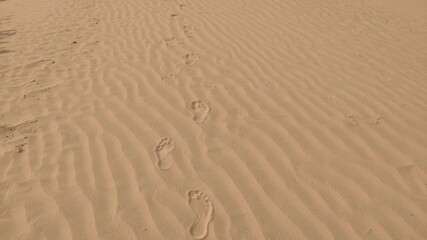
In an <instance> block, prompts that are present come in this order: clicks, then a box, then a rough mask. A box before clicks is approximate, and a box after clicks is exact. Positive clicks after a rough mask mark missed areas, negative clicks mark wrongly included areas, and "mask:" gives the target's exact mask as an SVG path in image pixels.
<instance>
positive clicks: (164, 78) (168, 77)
mask: <svg viewBox="0 0 427 240" xmlns="http://www.w3.org/2000/svg"><path fill="white" fill-rule="evenodd" d="M175 78H176V74H175V73H166V74H165V75H163V76H162V78H161V79H162V81H164V82H170V81H173V80H174V79H175Z"/></svg>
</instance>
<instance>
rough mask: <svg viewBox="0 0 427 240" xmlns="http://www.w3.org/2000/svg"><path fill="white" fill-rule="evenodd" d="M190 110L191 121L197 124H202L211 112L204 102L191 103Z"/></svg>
mask: <svg viewBox="0 0 427 240" xmlns="http://www.w3.org/2000/svg"><path fill="white" fill-rule="evenodd" d="M191 109H192V110H193V112H194V116H193V120H194V121H195V122H197V123H203V122H204V121H205V120H206V118H207V116H208V112H209V111H210V110H211V108H210V107H209V105H208V104H207V103H206V102H204V101H199V100H195V101H193V102H191Z"/></svg>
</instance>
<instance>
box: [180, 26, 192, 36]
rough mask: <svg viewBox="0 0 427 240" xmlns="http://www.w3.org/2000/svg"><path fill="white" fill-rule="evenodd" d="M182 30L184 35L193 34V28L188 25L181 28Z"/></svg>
mask: <svg viewBox="0 0 427 240" xmlns="http://www.w3.org/2000/svg"><path fill="white" fill-rule="evenodd" d="M182 28H183V29H184V33H185V34H190V33H192V32H193V29H194V28H193V26H190V25H186V26H184V27H182Z"/></svg>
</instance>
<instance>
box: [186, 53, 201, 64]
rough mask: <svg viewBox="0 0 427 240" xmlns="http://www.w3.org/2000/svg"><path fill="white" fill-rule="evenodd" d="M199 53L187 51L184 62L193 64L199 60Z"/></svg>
mask: <svg viewBox="0 0 427 240" xmlns="http://www.w3.org/2000/svg"><path fill="white" fill-rule="evenodd" d="M199 58H200V57H199V55H197V54H195V53H189V54H187V55H186V56H185V64H187V65H190V66H193V65H194V64H196V62H197V61H198V60H199Z"/></svg>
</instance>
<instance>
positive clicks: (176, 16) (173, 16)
mask: <svg viewBox="0 0 427 240" xmlns="http://www.w3.org/2000/svg"><path fill="white" fill-rule="evenodd" d="M171 18H172V19H173V20H174V21H178V20H180V19H182V16H181V15H180V14H177V13H174V14H171Z"/></svg>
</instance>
